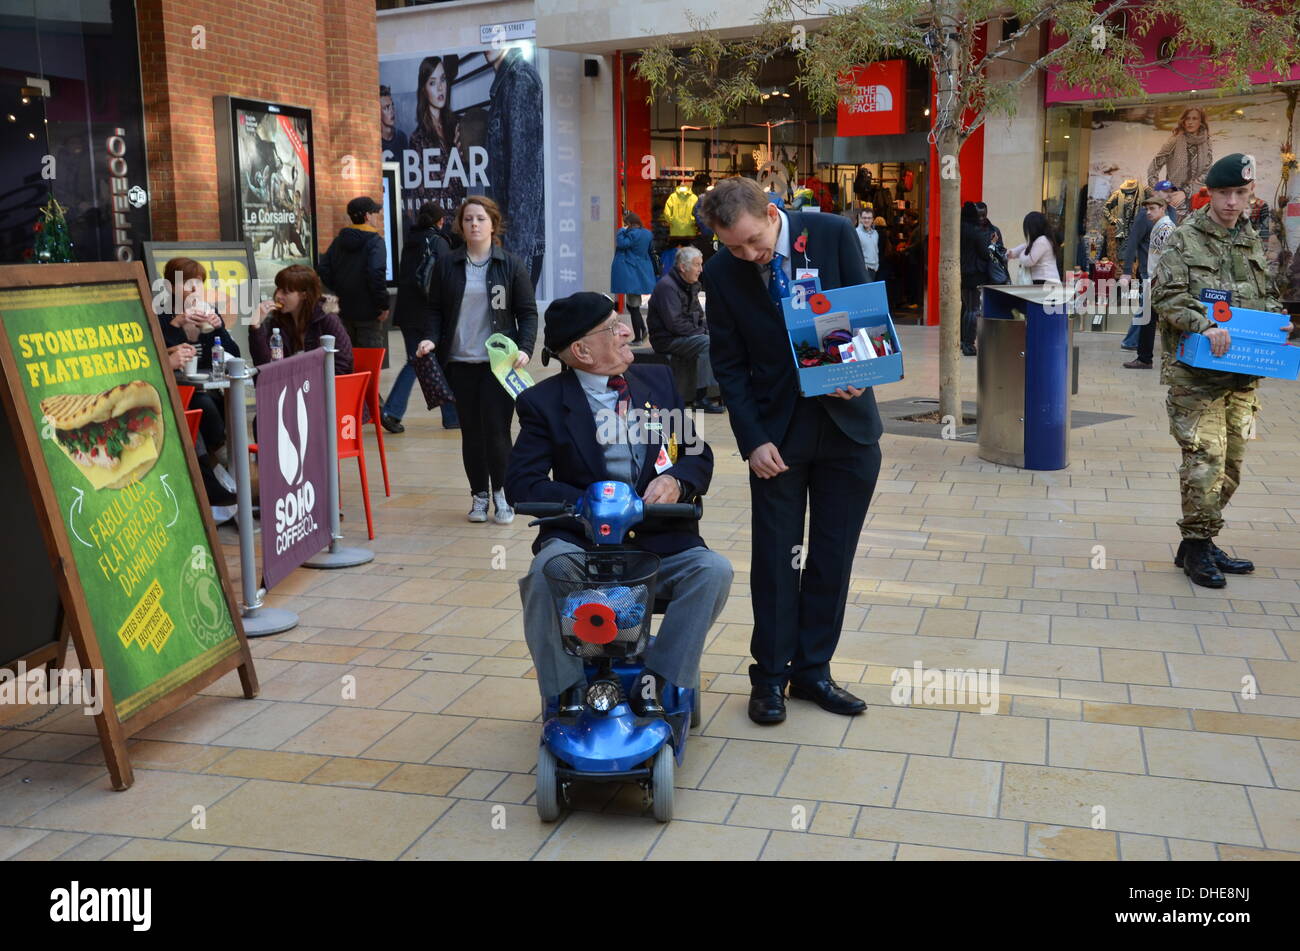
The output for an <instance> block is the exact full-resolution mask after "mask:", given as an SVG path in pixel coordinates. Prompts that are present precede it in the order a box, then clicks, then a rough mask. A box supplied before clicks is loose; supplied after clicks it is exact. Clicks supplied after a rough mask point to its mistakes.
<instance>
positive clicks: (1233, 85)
mask: <svg viewBox="0 0 1300 951" xmlns="http://www.w3.org/2000/svg"><path fill="white" fill-rule="evenodd" d="M1294 8H1295V2H1294V0H1276V2H1271V3H1270V2H1264V0H1100V2H1098V0H862V2H859V3H853V4H849V5H836V4H831V5H814V4H809V3H806V2H804V0H767V5H766V7H765V9H764V10H763V12H762V14H761V16H760V17H759V20H758V23H757V24H756V31H755V33H754V35H753V36H749V37H746V38H743V39H724V38H722V37H720V36H719V35H718V34H717V33H716V32H714V31H712V30H711V29H709V24H708V23H707V22H704V21H700V20H692V21H691V22H690V26H691V29H692V32H691V34H690V35H689V36H688V37H666V38H663V39H662V40H660V41H659V42H658V43H657V44H656V45H654V46H653V47H651V48H650V49H648V50H646V51H645V52H644V53H643V54H642V56H641V58H640V60H639V62H638V65H637V71H638V73H639V74H640V75H641V77H642V78H644V79H645V80H646V81H647V82H648V83H649V85H650V88H651V94H652V96H654V97H671V98H672V99H673V100H675V101H676V103H677V104H678V106H679V107H680V108H681V109H682V111H683V112H684V113H685V115H686V117H687V119H688V120H691V121H696V122H704V123H707V124H710V125H720V124H722V123H723V122H725V121H726V120H727V119H728V118H729V117H730V116H732V115H733V114H734V113H735V112H736V110H738V109H739V108H741V107H742V106H744V105H746V104H747V103H753V102H758V101H759V97H760V96H761V91H760V89H759V85H758V77H759V72H760V70H761V69H762V67H763V65H764V64H765V63H766V62H767V61H768V60H770V59H772V58H773V57H776V56H780V55H783V54H786V55H788V53H789V52H790V51H793V52H794V54H795V55H796V56H797V58H798V65H799V74H798V78H797V79H796V83H797V84H798V85H799V86H800V87H801V88H802V89H803V90H804V91H805V93H806V94H807V96H808V98H809V101H810V102H811V104H812V106H813V107H814V109H816V110H817V112H818V113H819V114H823V113H827V112H829V111H831V110H832V109H834V108H835V105H836V103H837V102H838V101H839V99H840V98H841V96H843V95H844V94H845V92H846V91H847V87H848V85H849V77H850V76H851V71H852V68H853V67H854V66H855V65H858V64H862V63H870V62H874V61H876V60H880V59H885V58H890V57H900V56H901V57H907V58H910V59H912V60H914V61H916V62H917V63H920V64H922V65H924V66H926V67H927V68H928V69H929V71H930V72H931V74H932V76H933V77H934V83H935V89H936V91H937V92H936V97H935V102H934V106H933V125H932V129H931V132H930V140H931V142H932V143H933V144H934V145H935V146H936V147H937V150H938V155H939V163H940V168H939V172H940V174H939V313H940V319H939V324H940V332H939V412H940V414H941V415H944V416H953V417H954V418H956V419H958V420H960V419H961V357H960V355H959V342H960V332H961V331H960V326H961V257H960V247H961V241H960V204H961V178H960V170H959V166H958V162H957V158H958V156H959V154H960V152H961V149H962V146H963V145H964V144H965V143H966V141H967V139H969V138H970V136H971V134H972V133H974V132H975V131H976V130H977V129H979V128H980V126H982V125H983V124H984V122H985V121H986V120H987V119H988V118H989V117H990V116H1011V115H1013V114H1014V112H1015V107H1016V102H1017V100H1018V97H1019V91H1020V88H1021V87H1022V86H1024V85H1025V84H1026V83H1029V82H1032V81H1036V78H1037V77H1038V75H1039V74H1041V73H1044V72H1045V71H1047V70H1049V69H1052V70H1057V71H1059V77H1060V79H1061V80H1062V81H1063V82H1065V83H1068V84H1070V85H1078V86H1082V87H1083V88H1085V89H1087V90H1088V91H1089V92H1090V93H1092V94H1093V95H1094V96H1096V97H1097V99H1098V101H1099V103H1100V104H1101V105H1103V106H1104V105H1110V104H1113V103H1114V102H1115V101H1116V100H1118V99H1120V98H1127V97H1131V96H1136V95H1140V94H1141V92H1142V86H1141V82H1140V79H1139V76H1140V74H1141V71H1142V70H1143V69H1145V68H1147V67H1152V66H1162V67H1167V68H1172V69H1175V70H1182V69H1187V70H1195V71H1196V74H1197V75H1198V78H1199V77H1201V76H1204V70H1205V68H1206V67H1207V64H1208V66H1209V69H1210V71H1211V74H1212V75H1211V77H1210V78H1211V82H1212V83H1214V84H1217V86H1218V87H1219V89H1221V90H1222V91H1224V92H1236V91H1248V90H1249V89H1250V88H1251V84H1250V74H1251V73H1252V72H1256V71H1272V72H1273V73H1275V74H1276V76H1277V78H1278V79H1279V80H1281V79H1283V78H1285V76H1286V75H1288V74H1289V72H1290V70H1291V69H1292V68H1293V67H1294V66H1295V65H1296V64H1297V62H1300V15H1297V13H1296V12H1295V9H1294ZM995 22H1005V23H1009V24H1010V25H1011V27H1012V29H1010V30H1008V31H1006V34H1005V35H1003V36H1002V38H1001V39H998V40H995V39H993V38H992V36H990V37H989V39H988V41H987V43H981V42H980V33H979V31H980V28H981V27H982V26H985V25H989V24H992V23H995ZM1156 28H1162V29H1167V30H1168V31H1169V36H1170V39H1169V40H1168V41H1167V42H1165V43H1162V44H1161V52H1160V56H1161V58H1160V59H1159V60H1156V61H1147V60H1145V59H1144V58H1143V54H1142V51H1141V49H1140V46H1139V43H1138V40H1139V39H1140V38H1142V37H1144V36H1145V35H1146V34H1148V33H1150V32H1151V31H1152V30H1153V29H1156ZM1040 29H1042V30H1047V31H1049V33H1050V34H1051V36H1052V37H1053V38H1054V39H1055V40H1056V41H1058V43H1059V45H1056V46H1055V48H1053V49H1050V50H1048V51H1047V52H1044V53H1042V54H1041V55H1038V56H1036V57H1034V58H1033V59H1031V60H1025V59H1020V58H1019V56H1020V55H1021V54H1022V52H1023V51H1022V50H1020V49H1019V46H1020V41H1021V40H1022V39H1023V38H1024V37H1025V36H1027V35H1028V34H1030V33H1031V32H1032V31H1035V30H1040ZM992 32H994V31H990V33H992ZM999 35H1001V34H1000V32H999ZM981 48H983V52H981V51H980V50H981ZM998 62H1006V63H1013V64H1016V65H1019V66H1020V67H1022V68H1021V69H1020V70H1019V71H1018V72H1014V75H1013V76H1012V78H1010V79H1009V80H1008V79H1002V80H997V81H995V80H994V79H993V78H991V77H990V74H989V67H990V66H992V65H993V64H994V63H998Z"/></svg>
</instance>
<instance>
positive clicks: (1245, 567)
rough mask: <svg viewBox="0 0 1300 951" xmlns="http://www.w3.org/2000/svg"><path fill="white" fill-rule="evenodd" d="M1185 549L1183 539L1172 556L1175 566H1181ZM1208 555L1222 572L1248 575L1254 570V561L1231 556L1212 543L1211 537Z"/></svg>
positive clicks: (1185, 541) (1185, 544) (1185, 542)
mask: <svg viewBox="0 0 1300 951" xmlns="http://www.w3.org/2000/svg"><path fill="white" fill-rule="evenodd" d="M1186 551H1187V540H1186V539H1183V543H1182V544H1181V545H1179V546H1178V554H1176V555H1175V556H1174V566H1175V567H1178V568H1181V567H1183V555H1184V554H1185V553H1186ZM1210 556H1211V557H1212V558H1213V559H1214V564H1215V566H1216V567H1217V568H1218V569H1219V570H1220V571H1222V572H1223V573H1224V574H1229V575H1248V574H1250V573H1251V572H1252V571H1254V570H1255V563H1254V562H1253V561H1247V560H1246V559H1245V558H1233V557H1232V556H1231V555H1229V554H1228V553H1227V552H1226V551H1224V550H1223V549H1222V548H1220V547H1219V546H1218V545H1216V544H1214V540H1213V539H1211V540H1210Z"/></svg>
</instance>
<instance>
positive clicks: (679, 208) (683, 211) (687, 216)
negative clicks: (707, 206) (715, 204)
mask: <svg viewBox="0 0 1300 951" xmlns="http://www.w3.org/2000/svg"><path fill="white" fill-rule="evenodd" d="M697 201H699V198H697V197H696V196H695V193H694V192H692V191H691V190H690V189H689V188H686V187H684V186H679V187H678V188H674V189H673V193H672V194H671V195H669V196H668V200H667V201H666V202H664V218H665V219H666V220H667V222H668V233H669V234H670V235H671V236H672V237H674V238H693V237H695V235H697V234H699V233H700V229H699V228H697V227H696V226H695V203H696V202H697Z"/></svg>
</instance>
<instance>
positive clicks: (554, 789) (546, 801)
mask: <svg viewBox="0 0 1300 951" xmlns="http://www.w3.org/2000/svg"><path fill="white" fill-rule="evenodd" d="M555 766H556V762H555V754H554V753H552V752H551V751H550V750H548V749H547V748H546V747H545V746H539V747H538V748H537V816H538V818H539V819H541V820H542V821H543V822H554V821H555V820H556V819H558V818H560V781H559V779H558V778H557V777H556V775H555Z"/></svg>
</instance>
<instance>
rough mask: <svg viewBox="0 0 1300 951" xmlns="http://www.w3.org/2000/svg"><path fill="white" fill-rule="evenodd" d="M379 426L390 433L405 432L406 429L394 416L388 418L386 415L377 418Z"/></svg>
mask: <svg viewBox="0 0 1300 951" xmlns="http://www.w3.org/2000/svg"><path fill="white" fill-rule="evenodd" d="M379 425H381V426H383V427H384V428H385V429H386V430H388V431H389V432H390V433H404V432H406V427H405V426H403V425H402V421H401V420H400V419H398V418H397V417H396V416H389V415H388V414H387V413H384V414H382V415H381V416H380V417H379Z"/></svg>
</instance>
